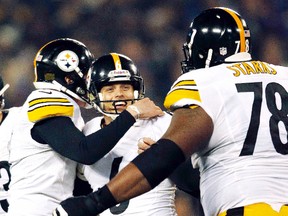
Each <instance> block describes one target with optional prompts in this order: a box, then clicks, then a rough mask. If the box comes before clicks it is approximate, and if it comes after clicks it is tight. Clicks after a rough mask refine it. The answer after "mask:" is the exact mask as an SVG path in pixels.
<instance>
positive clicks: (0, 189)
mask: <svg viewBox="0 0 288 216" xmlns="http://www.w3.org/2000/svg"><path fill="white" fill-rule="evenodd" d="M8 88H9V84H6V85H5V86H4V82H3V79H2V77H1V76H0V215H1V216H2V215H6V212H7V211H8V202H7V197H8V192H7V191H8V187H9V183H10V171H9V167H10V165H9V163H8V149H7V145H5V143H4V142H3V140H2V139H3V138H4V135H5V133H2V131H3V126H2V123H3V122H4V119H5V118H6V117H7V115H8V111H7V110H3V108H4V106H5V100H4V92H5V91H6V90H7V89H8Z"/></svg>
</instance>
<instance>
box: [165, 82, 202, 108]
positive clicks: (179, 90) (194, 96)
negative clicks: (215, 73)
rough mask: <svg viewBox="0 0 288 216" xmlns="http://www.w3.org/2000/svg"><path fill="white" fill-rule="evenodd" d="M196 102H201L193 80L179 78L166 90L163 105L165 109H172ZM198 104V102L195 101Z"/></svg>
mask: <svg viewBox="0 0 288 216" xmlns="http://www.w3.org/2000/svg"><path fill="white" fill-rule="evenodd" d="M195 101H196V102H201V98H200V94H199V91H198V88H197V85H196V83H195V81H194V80H181V81H179V82H178V83H176V84H174V86H173V87H172V89H171V90H170V91H169V92H168V94H167V96H166V98H165V101H164V106H165V108H166V109H168V110H171V111H173V110H174V109H175V108H178V107H184V106H188V107H193V105H195ZM196 104H198V103H196Z"/></svg>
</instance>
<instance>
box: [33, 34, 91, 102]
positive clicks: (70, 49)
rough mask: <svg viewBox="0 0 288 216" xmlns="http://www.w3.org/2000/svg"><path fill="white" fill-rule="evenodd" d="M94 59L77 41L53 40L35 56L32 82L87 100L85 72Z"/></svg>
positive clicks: (38, 85)
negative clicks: (33, 80)
mask: <svg viewBox="0 0 288 216" xmlns="http://www.w3.org/2000/svg"><path fill="white" fill-rule="evenodd" d="M93 60H94V58H93V55H92V54H91V52H90V51H89V50H88V48H87V47H86V46H85V45H84V44H83V43H81V42H80V41H77V40H75V39H70V38H60V39H56V40H53V41H51V42H49V43H47V44H45V45H44V46H43V47H42V48H41V49H40V50H39V51H38V53H37V55H36V57H35V59H34V71H35V82H34V85H35V87H36V89H43V88H50V89H56V90H58V91H63V92H65V93H67V94H68V95H70V96H72V97H74V98H77V99H79V100H81V101H84V102H88V103H89V101H88V91H87V81H88V80H87V79H88V78H89V77H88V76H87V75H88V71H89V68H90V66H91V64H92V62H93ZM67 77H68V78H69V82H68V83H67ZM87 77H88V78H87Z"/></svg>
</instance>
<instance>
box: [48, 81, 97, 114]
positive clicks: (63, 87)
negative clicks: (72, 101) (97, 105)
mask: <svg viewBox="0 0 288 216" xmlns="http://www.w3.org/2000/svg"><path fill="white" fill-rule="evenodd" d="M52 84H53V85H54V86H55V87H56V88H55V89H56V90H58V91H61V92H64V93H67V94H68V95H70V96H72V97H74V98H76V99H78V100H80V101H82V102H84V103H85V107H84V108H86V109H91V108H92V106H91V105H90V103H89V102H88V101H87V100H84V99H83V98H81V97H79V96H78V95H77V94H75V93H74V92H72V91H71V90H69V89H68V88H66V87H65V86H63V85H61V84H60V83H59V82H57V81H56V80H53V81H52Z"/></svg>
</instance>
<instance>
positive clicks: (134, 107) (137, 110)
mask: <svg viewBox="0 0 288 216" xmlns="http://www.w3.org/2000/svg"><path fill="white" fill-rule="evenodd" d="M129 108H131V109H132V110H134V111H135V112H136V113H137V115H136V117H135V118H136V119H139V118H140V115H141V112H140V111H139V109H138V108H137V107H136V106H135V105H130V106H129Z"/></svg>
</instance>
